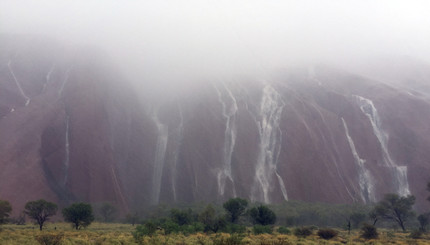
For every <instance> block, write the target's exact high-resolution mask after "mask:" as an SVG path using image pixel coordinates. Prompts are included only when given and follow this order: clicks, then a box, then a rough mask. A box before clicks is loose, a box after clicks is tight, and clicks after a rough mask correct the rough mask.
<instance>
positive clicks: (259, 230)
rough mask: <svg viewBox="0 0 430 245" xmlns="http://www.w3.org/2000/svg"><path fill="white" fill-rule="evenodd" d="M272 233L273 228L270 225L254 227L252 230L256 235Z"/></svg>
mask: <svg viewBox="0 0 430 245" xmlns="http://www.w3.org/2000/svg"><path fill="white" fill-rule="evenodd" d="M272 231H273V228H272V226H270V225H254V227H253V228H252V232H253V233H254V234H255V235H258V234H263V233H267V234H272Z"/></svg>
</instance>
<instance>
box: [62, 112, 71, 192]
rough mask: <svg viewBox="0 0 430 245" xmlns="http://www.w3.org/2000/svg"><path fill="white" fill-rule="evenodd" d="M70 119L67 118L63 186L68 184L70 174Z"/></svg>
mask: <svg viewBox="0 0 430 245" xmlns="http://www.w3.org/2000/svg"><path fill="white" fill-rule="evenodd" d="M69 119H70V117H69V116H66V136H65V144H64V149H65V155H64V162H63V171H64V180H63V186H66V184H67V177H68V173H69V161H70V141H69V121H70V120H69Z"/></svg>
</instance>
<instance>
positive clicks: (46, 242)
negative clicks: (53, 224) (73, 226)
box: [34, 233, 64, 245]
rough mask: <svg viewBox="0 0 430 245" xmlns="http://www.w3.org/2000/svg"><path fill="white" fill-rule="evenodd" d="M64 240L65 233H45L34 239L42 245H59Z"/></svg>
mask: <svg viewBox="0 0 430 245" xmlns="http://www.w3.org/2000/svg"><path fill="white" fill-rule="evenodd" d="M63 238H64V234H63V233H58V234H51V233H45V234H40V235H37V236H35V237H34V239H35V240H36V241H37V242H38V243H39V244H40V245H59V244H61V241H62V240H63Z"/></svg>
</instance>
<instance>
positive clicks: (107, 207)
mask: <svg viewBox="0 0 430 245" xmlns="http://www.w3.org/2000/svg"><path fill="white" fill-rule="evenodd" d="M98 213H99V215H100V216H101V219H102V221H103V222H112V220H113V219H114V218H115V214H116V213H117V209H116V207H115V206H113V205H112V204H111V203H109V202H104V203H102V204H101V205H100V207H99V208H98Z"/></svg>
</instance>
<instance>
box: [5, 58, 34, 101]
mask: <svg viewBox="0 0 430 245" xmlns="http://www.w3.org/2000/svg"><path fill="white" fill-rule="evenodd" d="M11 63H12V61H11V60H9V62H8V63H7V67H8V68H9V72H10V74H12V77H13V80H14V81H15V84H16V86H17V87H18V90H19V92H20V93H21V95H22V97H24V99H25V106H28V105H29V104H30V98H29V97H28V96H27V95H26V94H25V92H24V90H23V89H22V87H21V84H20V83H19V81H18V79H16V76H15V73H14V72H13V69H12V66H11V65H10V64H11Z"/></svg>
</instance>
